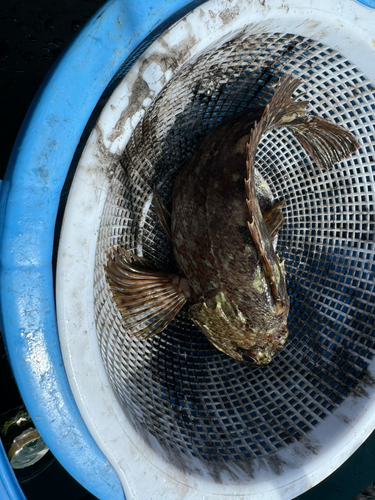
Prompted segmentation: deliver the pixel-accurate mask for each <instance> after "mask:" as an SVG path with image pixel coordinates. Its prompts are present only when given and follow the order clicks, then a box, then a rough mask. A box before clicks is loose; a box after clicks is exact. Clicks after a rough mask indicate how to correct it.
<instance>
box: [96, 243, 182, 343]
mask: <svg viewBox="0 0 375 500" xmlns="http://www.w3.org/2000/svg"><path fill="white" fill-rule="evenodd" d="M112 252H113V255H114V257H113V258H111V257H110V255H108V253H107V257H108V262H107V265H106V266H104V270H105V272H106V275H107V279H108V283H109V286H110V289H111V292H112V295H113V298H114V300H115V302H116V304H117V307H118V309H119V311H120V313H121V316H122V320H123V324H124V327H125V328H126V330H127V331H128V333H130V335H135V336H137V337H141V336H144V337H145V338H150V337H152V336H153V335H155V334H156V333H160V332H161V331H162V330H164V328H166V327H167V326H168V325H169V323H170V322H171V321H172V319H173V318H174V317H175V315H176V314H177V313H178V311H179V310H180V309H181V307H182V306H183V305H184V304H185V302H186V300H187V298H188V297H189V287H188V284H187V281H186V279H185V278H184V277H182V276H181V275H176V274H168V273H165V272H161V271H156V270H154V269H153V268H152V266H151V265H150V263H149V262H148V261H147V260H146V259H144V258H142V257H137V256H136V255H134V254H133V253H132V252H128V251H127V250H125V249H124V248H121V247H120V248H119V249H118V250H117V251H116V250H115V249H114V248H113V247H112Z"/></svg>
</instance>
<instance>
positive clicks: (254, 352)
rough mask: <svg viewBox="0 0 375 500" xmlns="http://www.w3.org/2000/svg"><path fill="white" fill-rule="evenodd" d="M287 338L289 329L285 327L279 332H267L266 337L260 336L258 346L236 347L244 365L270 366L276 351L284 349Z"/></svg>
mask: <svg viewBox="0 0 375 500" xmlns="http://www.w3.org/2000/svg"><path fill="white" fill-rule="evenodd" d="M287 337H288V328H287V326H286V325H285V326H284V327H282V328H281V329H279V330H278V331H277V332H267V333H266V334H265V335H259V336H258V338H259V342H258V344H255V345H253V346H251V347H243V346H242V345H236V346H234V347H235V348H236V350H237V352H238V355H239V356H240V357H241V358H242V359H241V361H243V362H244V363H246V364H248V365H268V364H269V363H270V362H271V361H272V358H273V356H274V355H275V353H276V351H278V350H280V349H282V348H283V347H284V345H285V342H286V339H287ZM241 344H243V342H241Z"/></svg>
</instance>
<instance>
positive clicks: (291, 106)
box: [245, 77, 307, 309]
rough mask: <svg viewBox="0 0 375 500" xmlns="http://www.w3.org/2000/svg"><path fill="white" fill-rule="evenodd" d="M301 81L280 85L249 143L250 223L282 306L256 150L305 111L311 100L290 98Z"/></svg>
mask: <svg viewBox="0 0 375 500" xmlns="http://www.w3.org/2000/svg"><path fill="white" fill-rule="evenodd" d="M299 84H300V81H299V80H294V79H293V78H291V77H288V78H286V79H285V80H284V82H283V83H282V84H281V85H280V86H279V87H278V88H277V89H276V91H275V93H274V95H273V97H272V99H271V101H270V103H269V104H267V106H266V108H265V110H264V113H263V115H262V117H261V119H260V120H259V123H255V125H254V128H253V129H252V131H251V132H250V139H249V143H248V144H247V146H246V174H247V178H246V179H245V185H246V196H247V200H246V202H247V206H248V209H249V213H250V217H251V221H250V222H248V225H249V229H250V233H251V236H252V238H253V241H254V245H255V248H256V250H257V253H258V255H259V258H260V261H261V262H262V265H263V269H264V273H265V276H266V277H267V280H268V283H269V286H270V290H271V294H272V296H273V298H274V299H275V302H276V305H277V306H278V307H279V308H280V309H281V308H283V306H284V301H283V300H282V299H281V297H282V289H280V287H281V286H282V280H281V276H282V270H281V268H280V264H279V259H278V258H277V256H276V253H275V251H274V248H273V246H272V241H271V238H270V235H269V233H268V230H267V227H266V224H265V221H264V218H263V215H262V212H261V210H260V206H259V202H258V197H257V195H256V191H255V182H254V162H255V153H256V150H257V148H258V144H259V141H260V139H261V137H262V135H263V134H264V133H265V132H267V131H268V130H270V129H272V128H276V127H281V126H286V125H287V124H288V123H289V122H290V121H292V120H294V119H295V118H296V117H297V116H299V115H300V114H301V113H303V112H304V110H305V107H306V104H307V103H306V102H296V101H294V100H292V99H290V96H291V95H292V93H293V92H294V90H295V89H296V88H297V87H298V85H299Z"/></svg>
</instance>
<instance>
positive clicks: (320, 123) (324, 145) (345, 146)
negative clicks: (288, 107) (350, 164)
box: [288, 115, 359, 169]
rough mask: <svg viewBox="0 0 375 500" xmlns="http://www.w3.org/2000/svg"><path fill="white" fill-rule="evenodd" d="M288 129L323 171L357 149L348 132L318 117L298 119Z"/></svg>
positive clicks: (355, 142) (352, 137)
mask: <svg viewBox="0 0 375 500" xmlns="http://www.w3.org/2000/svg"><path fill="white" fill-rule="evenodd" d="M288 127H289V128H290V129H291V132H292V133H293V135H294V137H295V138H296V139H297V141H298V142H299V143H300V144H301V146H302V147H303V148H305V150H306V151H307V152H308V153H309V155H310V156H311V158H312V159H313V160H314V162H315V163H316V164H317V165H318V167H320V168H323V169H329V168H330V167H331V166H332V165H333V164H334V163H336V162H338V161H341V160H343V159H344V158H346V157H347V156H349V155H351V154H352V153H354V151H357V149H358V148H359V144H358V142H357V141H356V140H355V138H354V136H353V135H352V134H351V133H350V132H348V131H346V130H344V129H342V128H341V127H339V126H338V125H335V124H334V123H331V122H329V121H327V120H324V119H323V118H319V117H318V116H311V115H310V116H309V115H305V116H301V117H298V118H296V119H295V120H294V121H293V122H292V123H290V124H289V125H288Z"/></svg>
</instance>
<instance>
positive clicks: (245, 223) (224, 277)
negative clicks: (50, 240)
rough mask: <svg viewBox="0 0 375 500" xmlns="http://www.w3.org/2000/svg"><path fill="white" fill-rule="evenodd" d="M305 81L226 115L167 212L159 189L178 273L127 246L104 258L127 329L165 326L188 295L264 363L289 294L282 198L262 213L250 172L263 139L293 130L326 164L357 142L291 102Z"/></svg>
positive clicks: (218, 335)
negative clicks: (280, 249) (281, 245)
mask: <svg viewBox="0 0 375 500" xmlns="http://www.w3.org/2000/svg"><path fill="white" fill-rule="evenodd" d="M299 84H300V81H299V80H294V79H293V78H291V77H288V78H286V80H285V81H284V82H283V83H282V84H281V85H280V86H279V87H278V88H277V89H276V91H275V93H274V96H273V98H272V100H271V101H270V103H269V104H268V105H267V106H266V107H265V108H259V107H256V108H251V109H250V110H246V111H244V112H242V113H240V114H238V115H235V116H233V117H231V118H229V119H226V120H224V121H223V122H222V123H221V124H220V125H219V126H218V127H217V128H216V129H214V130H212V131H211V132H210V133H209V134H208V135H207V136H206V137H205V138H204V139H203V140H202V141H201V143H200V144H199V145H198V147H197V149H196V151H195V152H194V154H193V155H192V157H191V158H190V159H189V160H188V161H187V162H186V163H185V165H184V166H183V168H182V170H181V171H180V174H179V175H178V177H177V179H176V182H175V186H174V191H173V200H172V201H173V202H172V213H171V214H169V213H168V212H167V210H166V209H165V207H164V204H163V202H162V200H161V199H160V197H159V195H158V193H157V191H156V190H154V203H155V207H156V210H157V212H158V215H159V218H160V221H161V222H162V224H163V227H164V228H165V230H166V233H167V234H168V236H169V237H170V239H171V241H172V243H173V248H174V255H175V258H176V262H177V264H178V268H179V270H180V273H179V274H178V275H173V274H168V273H165V272H163V271H160V270H155V269H154V268H153V266H152V265H151V264H150V263H148V262H147V261H146V260H145V259H144V258H142V257H137V256H135V255H134V254H132V253H131V252H128V251H126V250H124V249H123V248H119V249H118V250H117V251H115V250H114V249H113V258H110V257H109V256H108V263H107V266H105V270H106V274H107V278H108V282H109V285H110V288H111V291H112V294H113V297H114V299H115V301H116V304H117V306H118V308H119V311H120V313H121V315H122V319H123V322H124V326H125V328H126V329H127V330H128V332H129V333H130V334H131V335H138V336H144V337H150V336H152V335H154V334H156V333H158V332H160V331H162V330H163V329H164V328H165V327H166V326H167V325H168V324H169V322H170V321H171V320H172V319H173V317H174V316H175V314H176V313H177V312H178V310H179V309H180V308H181V307H182V305H183V304H184V303H185V302H186V301H187V300H189V301H190V302H191V303H192V305H191V306H190V309H189V312H190V315H191V317H192V319H193V320H194V321H195V323H196V324H197V325H198V327H199V328H200V330H201V331H202V332H203V333H204V334H205V335H206V337H207V338H208V339H209V340H210V342H212V344H213V345H215V346H216V347H217V348H218V349H219V350H221V351H222V352H225V353H226V354H228V355H229V356H231V357H232V358H234V359H236V360H238V361H242V362H245V363H250V364H258V365H265V364H268V363H269V362H270V361H271V359H272V357H273V355H274V353H275V351H276V350H277V349H281V348H282V346H283V345H284V344H285V341H286V338H287V335H288V328H287V317H288V312H289V298H288V292H287V287H286V280H285V273H284V267H283V264H282V263H281V262H280V261H279V259H278V257H277V255H276V253H275V250H274V247H273V240H274V238H275V236H276V235H277V232H278V230H279V229H280V227H281V226H282V223H283V217H282V212H281V210H280V206H281V203H280V202H276V203H274V204H273V205H272V206H271V207H268V208H267V209H266V210H265V209H264V210H263V212H262V210H261V206H260V203H259V199H258V195H257V190H256V179H255V173H254V162H255V155H256V151H257V147H258V144H259V141H260V139H261V137H262V135H263V134H264V133H266V132H267V131H269V130H271V129H274V128H277V127H283V126H285V127H288V128H289V129H290V130H291V131H292V133H293V134H294V136H295V138H296V139H297V140H298V141H299V142H300V143H301V144H302V146H303V147H304V148H305V149H306V150H307V151H308V152H309V154H310V155H311V156H312V158H313V159H314V160H315V162H316V163H317V164H318V165H319V166H320V167H321V168H328V167H329V166H330V165H331V164H332V163H334V162H336V161H339V160H341V159H342V158H344V157H346V156H348V155H349V154H350V153H352V152H353V151H355V150H356V149H357V148H358V147H359V146H358V144H357V142H356V141H355V139H354V137H353V136H352V135H351V134H350V133H349V132H347V131H345V130H343V129H342V128H340V127H339V126H337V125H335V124H332V123H330V122H327V121H326V120H323V119H321V118H319V117H315V116H311V115H309V114H307V113H306V112H305V108H306V104H307V103H306V102H304V101H296V100H294V99H292V98H291V96H292V93H293V91H294V90H295V89H296V88H297V86H298V85H299Z"/></svg>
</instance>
